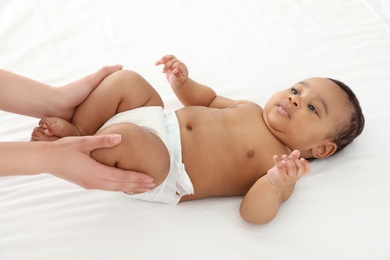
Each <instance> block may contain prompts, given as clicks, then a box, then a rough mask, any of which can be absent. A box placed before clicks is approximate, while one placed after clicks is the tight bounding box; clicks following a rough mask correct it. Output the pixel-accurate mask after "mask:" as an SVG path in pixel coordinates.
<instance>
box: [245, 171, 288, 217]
mask: <svg viewBox="0 0 390 260" xmlns="http://www.w3.org/2000/svg"><path fill="white" fill-rule="evenodd" d="M282 192H283V189H282V188H279V187H276V186H274V185H272V184H270V183H269V182H268V181H267V178H266V176H263V177H262V178H260V179H259V180H258V181H257V182H256V183H255V184H254V185H253V186H252V188H251V189H250V190H249V191H248V193H247V194H246V195H245V197H244V199H243V201H242V202H241V206H240V214H241V216H242V218H243V219H245V220H246V221H247V222H249V223H252V224H265V223H268V222H270V221H271V220H272V219H274V218H275V216H276V215H277V214H278V212H279V208H280V205H281V203H282Z"/></svg>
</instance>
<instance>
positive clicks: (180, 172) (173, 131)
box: [165, 112, 194, 197]
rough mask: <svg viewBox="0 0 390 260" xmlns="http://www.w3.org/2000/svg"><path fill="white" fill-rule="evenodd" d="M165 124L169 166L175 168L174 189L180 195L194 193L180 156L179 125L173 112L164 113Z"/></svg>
mask: <svg viewBox="0 0 390 260" xmlns="http://www.w3.org/2000/svg"><path fill="white" fill-rule="evenodd" d="M165 126H166V129H167V133H168V138H167V142H168V143H169V145H168V146H167V147H168V150H169V153H170V154H171V158H172V159H171V164H174V165H171V167H174V168H176V169H177V170H176V171H173V172H172V173H173V174H174V177H175V179H176V188H177V189H176V190H177V193H178V194H179V195H180V197H181V196H184V195H189V194H194V187H193V185H192V182H191V180H190V177H189V176H188V174H187V172H186V170H185V167H184V164H183V162H182V156H181V139H180V126H179V121H178V120H177V116H176V113H175V112H169V113H166V114H165Z"/></svg>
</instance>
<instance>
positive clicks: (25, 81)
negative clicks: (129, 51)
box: [0, 65, 122, 120]
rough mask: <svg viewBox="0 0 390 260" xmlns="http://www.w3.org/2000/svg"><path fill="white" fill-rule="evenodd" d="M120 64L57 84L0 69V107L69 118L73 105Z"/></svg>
mask: <svg viewBox="0 0 390 260" xmlns="http://www.w3.org/2000/svg"><path fill="white" fill-rule="evenodd" d="M121 69H122V66H121V65H114V66H105V67H102V68H101V69H99V70H98V71H96V72H95V73H92V74H90V75H88V76H86V77H84V78H81V79H79V80H77V81H74V82H72V83H70V84H67V85H65V86H61V87H52V86H49V85H47V84H44V83H41V82H38V81H35V80H32V79H29V78H26V77H24V76H21V75H18V74H15V73H12V72H10V71H6V70H1V69H0V110H4V111H8V112H12V113H16V114H21V115H26V116H31V117H36V118H43V117H45V116H56V117H61V118H63V119H65V120H70V119H71V118H72V116H73V113H74V110H75V109H76V107H77V106H78V105H79V104H80V103H81V102H83V101H84V99H85V98H87V96H88V95H89V93H90V92H91V91H92V90H93V89H94V88H95V87H97V86H98V85H99V83H100V82H101V81H102V80H103V79H104V78H105V77H107V76H108V75H110V74H111V73H113V72H115V71H118V70H121Z"/></svg>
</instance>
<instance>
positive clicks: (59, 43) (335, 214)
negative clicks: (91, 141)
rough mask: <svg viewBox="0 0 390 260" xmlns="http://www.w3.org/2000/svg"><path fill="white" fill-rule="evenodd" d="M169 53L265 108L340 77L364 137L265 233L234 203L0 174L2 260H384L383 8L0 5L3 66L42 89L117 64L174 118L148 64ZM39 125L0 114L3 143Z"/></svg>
mask: <svg viewBox="0 0 390 260" xmlns="http://www.w3.org/2000/svg"><path fill="white" fill-rule="evenodd" d="M168 53H172V54H175V55H177V56H178V57H179V58H180V59H182V60H183V61H184V62H185V63H186V64H187V65H188V67H189V70H190V74H191V77H192V78H194V79H196V80H197V81H199V82H202V83H205V84H208V85H210V86H213V88H214V89H215V90H216V91H217V92H218V93H219V94H220V95H225V96H228V97H232V98H237V99H250V100H253V101H256V102H258V103H260V104H262V105H263V104H264V103H265V101H266V100H267V98H268V97H269V96H270V95H271V94H272V93H274V92H275V91H277V90H279V89H283V88H286V87H288V86H290V85H291V84H293V83H295V82H297V81H299V80H301V79H304V78H307V77H311V76H326V77H332V78H337V79H340V80H342V81H344V82H346V83H347V84H349V85H350V86H351V87H352V88H353V90H354V91H355V93H356V94H357V95H358V97H359V99H360V102H361V105H362V107H363V110H364V112H365V116H366V128H365V131H364V133H363V134H362V135H361V136H360V137H359V138H358V139H357V140H356V141H355V142H354V143H353V144H352V145H351V146H350V147H348V148H347V149H346V150H345V151H343V152H342V153H340V154H339V155H337V156H336V157H334V158H330V159H326V160H323V161H315V162H314V163H313V164H312V173H311V174H310V175H308V176H306V177H305V178H303V179H302V180H300V181H299V183H298V185H297V187H296V191H295V192H294V194H293V196H292V197H291V198H290V199H289V200H288V201H287V202H286V203H285V204H284V205H283V206H282V208H281V211H280V213H279V215H278V216H277V217H276V219H275V220H274V221H272V222H271V223H269V224H267V225H260V226H256V225H249V224H247V223H245V222H244V221H243V220H241V218H240V216H239V212H238V207H239V203H240V201H241V198H238V197H236V198H211V199H205V200H199V201H193V202H186V203H181V204H179V205H178V206H167V205H161V204H155V203H147V202H141V201H136V200H129V199H128V198H126V197H125V196H123V195H122V194H121V193H112V192H104V191H86V190H83V189H82V188H80V187H78V186H76V185H73V184H71V183H68V182H66V181H64V180H61V179H58V178H55V177H53V176H51V175H49V174H41V175H38V176H33V177H31V176H29V177H27V176H20V177H2V178H0V259H2V260H5V259H7V260H8V259H73V260H75V259H155V258H157V259H383V260H384V259H390V247H389V242H390V239H389V236H390V235H389V234H390V224H389V219H390V207H389V198H390V189H389V184H390V174H389V173H390V172H389V170H388V168H389V167H388V163H386V161H387V160H388V157H387V155H388V154H387V153H386V152H387V150H388V147H389V146H390V137H389V136H390V135H389V134H390V131H389V130H390V106H389V101H390V98H389V95H390V90H389V84H390V73H389V71H390V3H389V1H387V0H322V1H297V0H295V1H282V0H280V1H266V0H242V1H232V0H230V1H228V0H224V1H223V0H221V1H216V0H215V1H210V0H207V1H206V0H196V1H180V0H166V1H152V0H146V1H129V0H110V1H103V0H85V1H76V0H70V1H57V0H56V1H54V0H29V1H27V0H26V1H22V0H1V1H0V57H1V58H0V67H1V68H3V69H7V70H11V71H13V72H16V73H18V74H22V75H25V76H28V77H31V78H33V79H36V80H39V81H42V82H46V83H49V84H53V85H61V84H64V83H67V82H70V81H72V80H75V79H77V78H79V77H82V76H84V75H87V74H88V73H91V72H93V71H94V70H97V69H98V68H100V67H101V66H103V65H107V64H117V63H119V64H123V65H124V67H125V69H132V70H135V71H138V72H139V73H141V74H142V75H143V76H144V77H145V78H146V79H148V80H149V82H150V83H151V84H152V85H153V86H155V87H156V89H157V90H158V91H159V92H160V93H161V95H162V97H163V98H164V100H165V103H166V106H167V109H168V110H173V109H176V108H178V107H180V104H179V102H178V101H177V100H176V98H175V96H174V95H173V93H172V92H171V90H170V88H169V85H168V84H167V82H166V80H165V77H164V75H163V74H162V73H161V72H160V71H161V68H156V67H155V66H154V61H155V60H157V59H158V58H160V57H161V56H162V55H164V54H168ZM36 123H37V119H32V118H28V117H22V116H19V115H13V114H8V113H5V112H1V113H0V125H1V127H0V141H27V140H29V135H30V132H31V129H32V128H33V126H34V125H35V124H36ZM21 163H23V162H21ZM75 170H77V169H75Z"/></svg>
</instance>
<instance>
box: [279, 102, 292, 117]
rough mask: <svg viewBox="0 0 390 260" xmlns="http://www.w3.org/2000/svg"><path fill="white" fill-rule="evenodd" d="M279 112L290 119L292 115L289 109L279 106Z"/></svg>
mask: <svg viewBox="0 0 390 260" xmlns="http://www.w3.org/2000/svg"><path fill="white" fill-rule="evenodd" d="M278 112H279V113H281V114H282V115H283V116H285V117H288V118H290V114H289V113H288V109H287V107H285V106H282V105H279V106H278Z"/></svg>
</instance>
